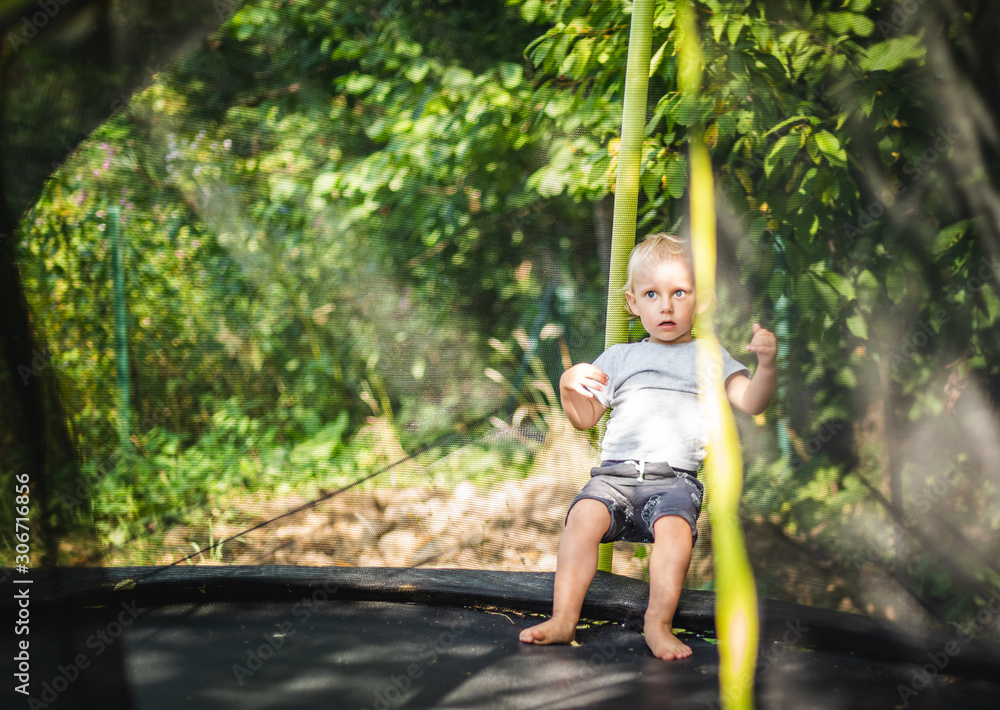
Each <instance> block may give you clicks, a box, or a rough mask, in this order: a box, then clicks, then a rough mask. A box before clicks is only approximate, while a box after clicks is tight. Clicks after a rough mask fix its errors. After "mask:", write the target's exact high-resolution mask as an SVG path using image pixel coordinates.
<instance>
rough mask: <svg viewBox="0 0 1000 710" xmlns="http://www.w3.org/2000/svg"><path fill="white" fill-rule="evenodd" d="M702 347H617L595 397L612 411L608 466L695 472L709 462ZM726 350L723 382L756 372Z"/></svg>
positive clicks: (605, 356) (608, 355) (605, 362)
mask: <svg viewBox="0 0 1000 710" xmlns="http://www.w3.org/2000/svg"><path fill="white" fill-rule="evenodd" d="M697 349H698V343H697V342H695V341H691V342H687V343H675V344H664V343H651V342H649V341H648V340H643V341H641V342H638V343H629V344H626V345H613V346H611V347H610V348H608V349H607V350H605V351H604V352H603V353H602V354H601V355H600V356H599V357H598V358H597V359H596V360H595V361H594V366H595V367H598V368H599V369H601V370H602V371H603V372H604V373H605V374H606V375H607V376H608V384H607V386H606V387H605V388H604V389H603V390H601V391H600V392H594V395H595V396H596V397H597V400H598V401H599V402H600V403H601V404H603V405H604V406H605V407H609V408H610V409H611V418H610V420H609V421H608V427H607V430H606V431H605V434H604V441H603V442H602V444H601V460H602V461H629V460H634V461H666V462H667V463H669V464H670V465H671V466H673V467H674V468H680V469H685V470H688V471H695V470H697V469H698V467H699V466H700V465H701V462H702V460H704V458H705V445H706V444H707V443H708V431H707V425H706V422H705V418H704V413H703V411H702V408H701V407H700V406H699V403H698V366H697ZM720 350H722V365H723V371H724V374H723V382H725V381H726V380H728V378H729V376H730V375H733V374H735V373H737V372H744V373H746V374H747V376H749V375H750V371H749V370H748V369H747V368H746V367H744V366H743V365H742V364H741V363H739V362H737V361H736V360H734V359H733V358H732V356H731V355H730V354H729V353H728V352H726V349H725V348H722V347H720Z"/></svg>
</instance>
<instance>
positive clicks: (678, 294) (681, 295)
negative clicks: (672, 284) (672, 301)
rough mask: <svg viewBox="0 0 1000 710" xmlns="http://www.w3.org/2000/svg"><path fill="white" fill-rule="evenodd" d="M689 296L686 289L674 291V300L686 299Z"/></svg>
mask: <svg viewBox="0 0 1000 710" xmlns="http://www.w3.org/2000/svg"><path fill="white" fill-rule="evenodd" d="M686 295H687V291H685V290H684V289H680V288H679V289H677V290H676V291H674V298H684V297H685V296H686Z"/></svg>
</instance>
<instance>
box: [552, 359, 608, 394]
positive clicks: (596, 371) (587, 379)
mask: <svg viewBox="0 0 1000 710" xmlns="http://www.w3.org/2000/svg"><path fill="white" fill-rule="evenodd" d="M606 384H608V376H607V375H606V374H604V372H602V371H601V369H600V368H597V367H594V366H593V365H591V364H590V363H589V362H581V363H579V364H577V365H573V367H571V368H569V369H568V370H566V372H564V373H563V374H562V377H560V378H559V387H560V389H562V390H563V391H566V390H569V391H572V392H578V393H579V394H582V395H583V396H584V397H587V398H589V399H593V398H594V392H593V391H592V390H594V391H597V392H600V391H601V390H603V389H604V386H605V385H606Z"/></svg>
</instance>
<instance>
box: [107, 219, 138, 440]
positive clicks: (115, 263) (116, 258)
mask: <svg viewBox="0 0 1000 710" xmlns="http://www.w3.org/2000/svg"><path fill="white" fill-rule="evenodd" d="M108 232H109V234H108V237H109V241H110V242H111V273H112V287H113V289H114V304H115V361H116V364H117V366H118V446H119V454H124V453H125V452H126V451H128V446H129V443H130V440H129V437H130V435H131V433H132V426H131V419H132V417H131V412H132V391H131V387H130V382H129V367H128V320H127V318H128V313H127V311H126V308H125V270H124V268H123V267H122V243H121V242H122V235H121V211H120V210H119V209H118V207H117V206H114V207H111V208H109V209H108Z"/></svg>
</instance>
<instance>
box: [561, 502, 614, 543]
mask: <svg viewBox="0 0 1000 710" xmlns="http://www.w3.org/2000/svg"><path fill="white" fill-rule="evenodd" d="M610 523H611V513H609V512H608V506H607V505H605V504H604V503H602V502H601V501H599V500H595V499H593V498H583V499H581V500H578V501H577V502H576V503H574V504H573V507H572V508H570V510H569V515H568V516H567V518H566V527H567V528H570V527H574V528H577V527H578V528H594V529H600V531H601V533H602V534H603V533H604V531H605V530H607V529H608V525H609V524H610Z"/></svg>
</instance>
